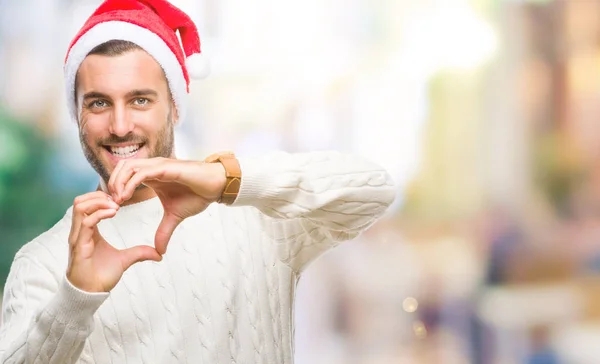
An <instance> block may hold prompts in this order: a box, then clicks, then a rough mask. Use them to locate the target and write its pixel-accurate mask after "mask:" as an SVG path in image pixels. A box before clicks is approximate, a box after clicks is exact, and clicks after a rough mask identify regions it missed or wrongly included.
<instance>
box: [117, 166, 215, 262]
mask: <svg viewBox="0 0 600 364" xmlns="http://www.w3.org/2000/svg"><path fill="white" fill-rule="evenodd" d="M226 181H227V178H226V175H225V168H224V167H223V165H221V163H204V162H197V161H184V160H178V159H170V158H148V159H128V160H121V161H120V162H119V163H118V164H117V166H116V167H115V170H114V171H113V173H112V174H111V176H110V180H109V182H108V189H109V191H110V193H111V194H112V196H113V198H114V200H115V202H117V203H119V204H121V203H123V202H124V201H127V200H128V199H130V198H131V197H132V196H133V194H134V192H135V189H136V188H137V187H138V186H139V185H141V184H144V185H146V186H148V187H150V188H152V189H153V190H154V192H156V195H157V196H158V198H159V199H160V201H161V203H162V205H163V208H164V216H163V219H162V221H161V223H160V225H159V226H158V229H157V231H156V236H155V241H154V246H155V248H156V251H158V252H159V253H160V254H165V253H166V251H167V244H168V243H169V239H171V235H172V234H173V231H175V228H177V226H178V225H179V224H180V223H181V222H182V221H183V220H184V219H186V218H188V217H190V216H193V215H196V214H198V213H200V212H202V211H204V210H205V209H206V208H207V207H208V205H210V204H211V203H213V202H215V201H217V200H218V199H219V197H220V196H221V194H222V193H223V190H224V189H225V183H226Z"/></svg>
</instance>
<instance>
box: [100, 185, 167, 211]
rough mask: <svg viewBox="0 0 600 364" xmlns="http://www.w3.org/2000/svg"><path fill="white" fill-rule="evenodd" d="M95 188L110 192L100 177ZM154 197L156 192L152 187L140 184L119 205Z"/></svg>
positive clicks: (131, 203)
mask: <svg viewBox="0 0 600 364" xmlns="http://www.w3.org/2000/svg"><path fill="white" fill-rule="evenodd" d="M97 190H98V191H104V192H105V193H108V194H110V192H109V191H108V186H106V183H104V181H103V180H102V179H100V183H99V184H98V189H97ZM154 197H156V192H154V190H153V189H152V188H150V187H146V186H140V188H137V189H136V190H135V192H134V193H133V196H131V198H130V199H129V200H127V201H125V202H123V203H122V204H121V206H127V205H133V204H135V203H138V202H142V201H146V200H149V199H151V198H154Z"/></svg>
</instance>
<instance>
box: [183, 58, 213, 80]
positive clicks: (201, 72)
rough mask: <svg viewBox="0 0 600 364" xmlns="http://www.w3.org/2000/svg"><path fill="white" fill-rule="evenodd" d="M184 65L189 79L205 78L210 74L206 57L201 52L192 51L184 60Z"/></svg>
mask: <svg viewBox="0 0 600 364" xmlns="http://www.w3.org/2000/svg"><path fill="white" fill-rule="evenodd" d="M185 67H186V68H187V71H188V74H189V75H190V78H191V79H197V80H199V79H202V78H206V77H207V76H208V75H209V74H210V65H209V63H208V59H206V57H205V56H203V55H202V54H201V53H194V54H192V55H191V56H189V57H187V59H186V60H185Z"/></svg>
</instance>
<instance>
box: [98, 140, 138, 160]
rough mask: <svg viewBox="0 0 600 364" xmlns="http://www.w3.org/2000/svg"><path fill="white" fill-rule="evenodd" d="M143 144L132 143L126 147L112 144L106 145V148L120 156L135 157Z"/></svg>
mask: <svg viewBox="0 0 600 364" xmlns="http://www.w3.org/2000/svg"><path fill="white" fill-rule="evenodd" d="M143 146H144V143H142V144H132V145H128V146H126V147H116V146H112V145H105V146H104V149H106V150H108V151H109V152H110V153H111V154H112V155H114V156H115V157H118V158H130V157H133V156H134V155H135V154H136V153H137V152H138V151H139V150H140V149H141V148H142V147H143Z"/></svg>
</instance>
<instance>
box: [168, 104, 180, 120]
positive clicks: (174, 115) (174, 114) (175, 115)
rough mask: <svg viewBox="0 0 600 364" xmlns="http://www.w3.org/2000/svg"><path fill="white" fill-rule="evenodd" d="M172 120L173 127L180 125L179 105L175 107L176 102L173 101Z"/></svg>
mask: <svg viewBox="0 0 600 364" xmlns="http://www.w3.org/2000/svg"><path fill="white" fill-rule="evenodd" d="M170 114H171V118H172V119H173V125H177V124H178V123H179V111H178V110H177V105H175V100H173V99H171V112H170Z"/></svg>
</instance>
